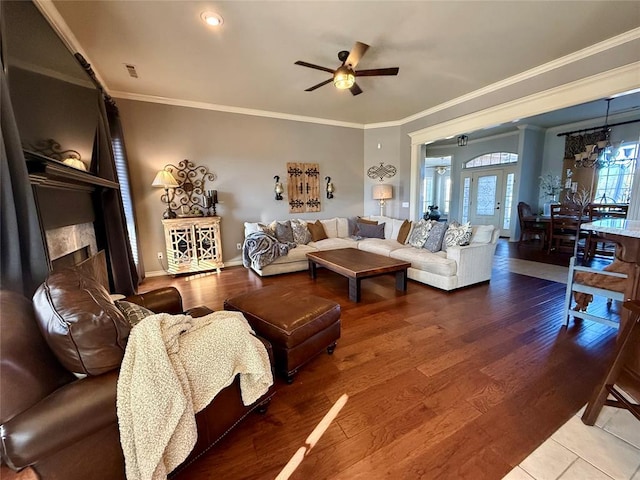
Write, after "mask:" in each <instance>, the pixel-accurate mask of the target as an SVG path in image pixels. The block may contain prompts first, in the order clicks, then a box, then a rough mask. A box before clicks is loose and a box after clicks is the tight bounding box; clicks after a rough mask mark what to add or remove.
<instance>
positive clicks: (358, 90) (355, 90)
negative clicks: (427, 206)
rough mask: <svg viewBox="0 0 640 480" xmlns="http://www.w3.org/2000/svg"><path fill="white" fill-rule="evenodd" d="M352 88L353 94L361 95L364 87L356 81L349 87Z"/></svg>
mask: <svg viewBox="0 0 640 480" xmlns="http://www.w3.org/2000/svg"><path fill="white" fill-rule="evenodd" d="M349 90H351V94H352V95H353V96H354V97H355V96H356V95H360V94H361V93H362V89H361V88H360V87H359V86H358V84H357V83H354V84H353V86H352V87H351V88H350V89H349Z"/></svg>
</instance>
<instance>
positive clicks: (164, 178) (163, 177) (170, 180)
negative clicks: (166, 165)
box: [151, 170, 180, 218]
mask: <svg viewBox="0 0 640 480" xmlns="http://www.w3.org/2000/svg"><path fill="white" fill-rule="evenodd" d="M151 186H152V187H162V188H164V195H163V196H162V197H160V199H161V200H162V199H165V200H166V202H167V210H166V211H165V212H164V215H163V216H162V218H176V213H175V212H174V211H173V210H171V202H172V201H173V197H174V195H175V192H174V191H173V189H174V188H176V187H179V186H180V184H179V183H178V182H177V181H176V179H175V178H174V177H173V175H171V172H169V171H168V170H160V171H159V172H158V173H157V174H156V178H154V179H153V183H152V184H151ZM169 189H172V195H171V198H169Z"/></svg>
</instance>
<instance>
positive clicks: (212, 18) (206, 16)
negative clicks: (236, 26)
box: [200, 12, 224, 27]
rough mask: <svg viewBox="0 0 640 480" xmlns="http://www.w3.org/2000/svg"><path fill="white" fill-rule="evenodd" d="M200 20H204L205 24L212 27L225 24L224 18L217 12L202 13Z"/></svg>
mask: <svg viewBox="0 0 640 480" xmlns="http://www.w3.org/2000/svg"><path fill="white" fill-rule="evenodd" d="M200 18H202V20H203V21H204V23H206V24H207V25H210V26H212V27H219V26H220V25H222V24H223V23H224V20H223V18H222V17H221V16H220V15H218V14H217V13H215V12H202V14H201V15H200Z"/></svg>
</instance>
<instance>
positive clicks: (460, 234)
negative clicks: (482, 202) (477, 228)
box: [443, 222, 472, 247]
mask: <svg viewBox="0 0 640 480" xmlns="http://www.w3.org/2000/svg"><path fill="white" fill-rule="evenodd" d="M471 233H472V231H471V224H470V223H469V222H467V223H465V224H464V225H460V224H459V223H458V222H453V223H451V225H449V228H448V229H447V232H446V233H445V234H444V242H443V243H444V244H445V245H446V246H447V247H455V246H464V245H469V242H470V241H471Z"/></svg>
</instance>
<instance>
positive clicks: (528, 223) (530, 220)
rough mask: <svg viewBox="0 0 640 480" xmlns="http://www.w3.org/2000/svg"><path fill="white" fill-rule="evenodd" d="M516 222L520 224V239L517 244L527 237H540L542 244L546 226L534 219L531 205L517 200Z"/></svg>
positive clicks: (544, 238) (545, 235) (544, 239)
mask: <svg viewBox="0 0 640 480" xmlns="http://www.w3.org/2000/svg"><path fill="white" fill-rule="evenodd" d="M518 222H519V224H520V239H519V240H518V246H519V245H520V244H521V243H523V242H524V241H526V240H527V238H540V239H541V240H542V245H543V246H544V244H545V241H546V237H547V226H546V225H545V224H544V223H542V222H538V221H536V218H535V216H534V215H533V212H532V211H531V206H530V205H529V204H528V203H526V202H518Z"/></svg>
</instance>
